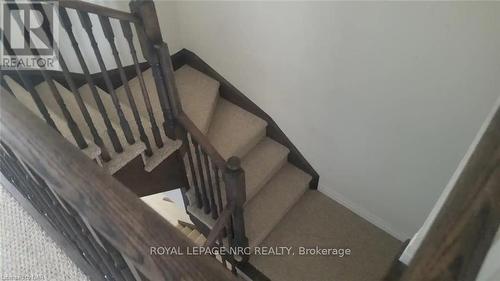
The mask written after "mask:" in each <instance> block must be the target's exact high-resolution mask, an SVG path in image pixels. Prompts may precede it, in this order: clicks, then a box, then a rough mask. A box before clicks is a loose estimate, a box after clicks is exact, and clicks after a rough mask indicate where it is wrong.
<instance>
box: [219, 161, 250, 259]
mask: <svg viewBox="0 0 500 281" xmlns="http://www.w3.org/2000/svg"><path fill="white" fill-rule="evenodd" d="M224 182H225V184H226V197H227V202H228V203H229V202H234V205H235V208H234V212H233V235H234V236H233V243H234V245H232V246H237V247H248V238H247V237H246V234H245V219H244V216H243V206H244V204H245V201H246V191H245V172H244V171H243V169H242V168H241V161H240V159H239V158H238V157H231V158H229V160H227V163H226V169H225V171H224ZM234 258H235V260H236V261H237V262H246V261H248V256H243V257H242V256H235V257H234Z"/></svg>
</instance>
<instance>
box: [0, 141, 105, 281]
mask: <svg viewBox="0 0 500 281" xmlns="http://www.w3.org/2000/svg"><path fill="white" fill-rule="evenodd" d="M2 147H3V148H4V149H5V148H6V146H5V147H4V146H2ZM6 152H7V154H8V155H9V158H8V160H7V162H8V163H9V164H10V165H15V166H14V167H12V169H11V170H10V171H11V173H12V174H14V175H15V176H14V177H15V178H16V179H17V180H18V184H17V185H16V187H17V188H19V189H20V190H22V191H23V193H24V194H25V196H26V195H27V198H28V199H29V200H30V201H31V202H32V204H33V206H35V207H36V208H37V209H38V211H39V213H41V214H43V215H44V216H45V217H46V218H47V219H48V220H49V222H50V223H51V224H52V225H53V226H54V228H55V229H57V230H59V232H61V233H62V234H63V235H64V236H65V237H67V238H68V239H70V240H71V241H73V242H74V243H76V244H77V246H78V248H79V249H80V250H81V253H82V255H83V256H84V257H85V258H86V259H87V261H88V262H89V263H91V264H93V265H94V266H95V267H97V268H99V270H100V271H101V272H102V273H103V274H105V275H107V274H109V273H108V272H109V271H108V269H107V268H105V267H104V266H103V264H102V262H100V259H99V256H98V254H97V252H96V250H95V249H94V248H93V247H91V245H89V244H88V242H87V241H86V239H85V237H82V234H81V231H80V229H79V228H78V227H76V228H75V225H73V224H71V223H69V222H68V221H67V216H64V215H63V214H61V213H60V212H58V211H61V209H60V208H58V206H57V205H53V201H52V200H50V198H49V197H48V196H47V194H45V193H44V192H43V185H44V184H45V182H44V181H37V182H34V181H32V179H30V177H27V176H26V175H27V174H29V173H28V172H27V171H23V170H24V167H26V166H25V165H24V164H22V162H21V161H20V160H19V159H18V158H17V157H16V156H15V154H14V153H13V152H12V151H11V150H10V149H8V150H6ZM2 166H3V165H2ZM37 183H38V184H37ZM39 183H42V185H39Z"/></svg>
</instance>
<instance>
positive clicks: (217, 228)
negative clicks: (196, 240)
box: [203, 202, 235, 247]
mask: <svg viewBox="0 0 500 281" xmlns="http://www.w3.org/2000/svg"><path fill="white" fill-rule="evenodd" d="M234 208H235V205H234V203H232V202H230V203H229V204H228V206H226V207H225V208H224V211H223V212H222V213H221V214H220V216H219V218H218V219H217V221H216V222H215V225H214V227H213V228H212V230H210V233H209V234H208V237H207V241H205V244H204V245H203V246H204V247H212V246H213V245H214V243H215V241H216V240H217V238H219V236H220V235H221V232H222V230H223V229H224V228H225V227H226V226H227V225H228V222H229V219H230V218H231V216H232V215H233V212H234Z"/></svg>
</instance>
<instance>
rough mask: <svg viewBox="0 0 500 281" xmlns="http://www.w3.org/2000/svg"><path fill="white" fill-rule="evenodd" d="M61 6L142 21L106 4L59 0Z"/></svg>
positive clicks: (120, 18) (131, 20) (132, 20)
mask: <svg viewBox="0 0 500 281" xmlns="http://www.w3.org/2000/svg"><path fill="white" fill-rule="evenodd" d="M57 3H58V5H59V7H63V8H69V9H75V10H78V11H82V12H87V13H91V14H96V15H99V16H106V17H110V18H115V19H119V20H125V21H130V22H135V23H140V19H139V18H138V17H136V16H134V15H133V14H131V13H127V12H123V11H120V10H115V9H111V8H108V7H104V6H99V5H96V4H92V3H89V2H85V1H81V0H57Z"/></svg>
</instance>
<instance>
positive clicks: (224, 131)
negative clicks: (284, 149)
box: [207, 98, 267, 159]
mask: <svg viewBox="0 0 500 281" xmlns="http://www.w3.org/2000/svg"><path fill="white" fill-rule="evenodd" d="M266 126H267V123H266V121H264V120H262V119H261V118H259V117H257V116H255V115H254V114H252V113H250V112H248V111H246V110H244V109H242V108H241V107H239V106H237V105H235V104H233V103H231V102H229V101H227V100H225V99H223V98H219V101H218V103H217V107H216V108H215V112H214V115H213V117H212V123H211V125H210V128H209V130H208V135H207V136H208V139H209V141H210V143H211V144H212V145H213V146H214V147H215V148H216V149H217V150H218V151H219V153H220V154H221V156H222V157H223V158H224V159H228V158H229V157H231V156H238V157H243V156H244V155H245V154H246V153H247V152H248V151H250V150H251V149H252V148H253V147H254V146H255V145H256V144H257V143H258V142H259V141H260V140H261V139H262V138H263V137H264V136H265V134H266Z"/></svg>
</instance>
